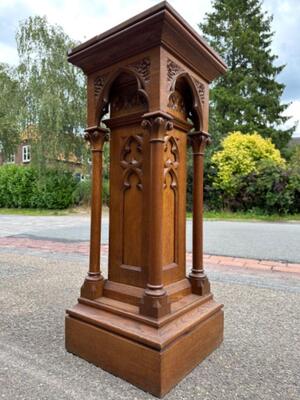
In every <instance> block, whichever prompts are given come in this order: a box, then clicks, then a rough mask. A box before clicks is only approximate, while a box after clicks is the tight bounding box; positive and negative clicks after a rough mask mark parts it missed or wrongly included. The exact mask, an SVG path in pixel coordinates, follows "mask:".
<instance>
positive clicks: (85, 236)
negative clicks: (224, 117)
mask: <svg viewBox="0 0 300 400" xmlns="http://www.w3.org/2000/svg"><path fill="white" fill-rule="evenodd" d="M89 235H90V217H89V216H88V215H71V216H48V217H36V216H34V217H31V216H21V215H0V237H8V236H14V237H24V238H32V239H44V240H47V239H49V240H55V241H73V242H82V241H83V242H85V241H88V240H89ZM299 242H300V224H299V223H291V224H289V223H278V224H277V223H263V222H258V223H255V222H232V221H205V222H204V251H205V253H206V254H211V255H223V256H228V257H243V258H250V259H258V260H275V261H282V262H284V263H300V247H299ZM102 243H103V244H107V243H108V218H107V216H104V218H103V225H102ZM186 248H187V250H188V251H191V249H192V224H191V220H188V221H187V242H186Z"/></svg>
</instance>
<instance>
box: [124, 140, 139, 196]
mask: <svg viewBox="0 0 300 400" xmlns="http://www.w3.org/2000/svg"><path fill="white" fill-rule="evenodd" d="M142 146H143V137H142V136H141V135H134V136H129V137H127V138H126V141H125V143H124V146H123V148H122V152H121V167H122V168H123V169H124V173H123V189H124V190H127V189H130V188H131V183H130V180H131V177H132V175H136V176H137V178H138V182H137V185H136V186H137V188H138V189H139V190H142V189H143V184H142V175H143V173H142V162H143V157H142Z"/></svg>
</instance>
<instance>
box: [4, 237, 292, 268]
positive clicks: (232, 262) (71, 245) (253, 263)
mask: <svg viewBox="0 0 300 400" xmlns="http://www.w3.org/2000/svg"><path fill="white" fill-rule="evenodd" d="M0 247H7V248H17V249H22V248H29V249H35V250H41V251H46V252H47V251H48V252H51V253H73V254H81V255H88V254H89V242H88V241H85V242H80V243H78V242H61V241H54V240H41V239H31V238H16V237H4V238H0ZM101 254H102V255H103V256H107V255H108V245H107V244H103V245H102V246H101ZM203 259H204V261H205V264H206V265H220V266H224V267H225V266H228V267H241V268H247V269H249V268H250V269H257V270H273V271H280V272H292V273H299V274H300V264H293V263H284V262H278V261H272V260H256V259H246V258H240V257H228V256H218V255H211V254H204V257H203ZM186 262H187V265H190V264H191V262H192V253H191V252H188V253H187V254H186Z"/></svg>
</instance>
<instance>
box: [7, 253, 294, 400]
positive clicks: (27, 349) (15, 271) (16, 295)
mask: <svg viewBox="0 0 300 400" xmlns="http://www.w3.org/2000/svg"><path fill="white" fill-rule="evenodd" d="M3 251H4V252H1V253H0V308H1V317H0V398H3V399H5V400H21V399H22V400H82V399H84V400H151V399H153V400H154V397H152V396H151V395H149V394H147V393H144V392H143V391H141V390H139V389H137V388H136V387H134V386H132V385H130V384H129V383H127V382H125V381H123V380H121V379H119V378H117V377H114V376H113V375H110V374H109V373H107V372H105V371H103V370H101V369H100V368H96V367H95V366H94V365H92V364H89V363H87V362H85V361H84V360H82V359H80V358H78V357H75V356H73V355H72V354H69V353H67V352H66V351H65V348H64V315H65V309H66V308H67V307H70V306H72V305H73V304H75V302H76V300H77V297H78V294H79V288H80V286H81V284H82V280H83V277H84V276H85V274H86V270H87V257H85V258H84V259H83V258H82V257H78V259H77V260H76V259H73V260H70V259H69V258H68V257H67V258H65V256H64V255H63V254H61V255H60V257H58V255H57V254H50V253H49V254H47V255H45V254H42V253H41V254H39V255H36V256H32V255H26V254H10V249H6V250H5V249H4V250H3ZM5 251H6V253H5ZM211 268H213V267H211ZM105 273H107V271H105ZM207 273H208V275H209V278H210V280H211V286H212V291H213V293H214V295H215V298H216V300H217V301H219V302H222V303H224V311H225V333H224V343H223V344H222V345H221V347H220V348H219V349H217V350H216V351H215V352H213V353H212V354H211V355H210V356H209V357H208V358H207V359H206V360H205V361H204V362H202V363H201V364H200V365H199V366H198V367H196V368H195V369H194V370H193V371H192V372H191V373H190V374H189V375H188V376H187V377H186V378H185V379H184V380H183V381H181V382H180V383H179V384H178V385H177V386H176V387H175V388H174V389H173V390H172V391H171V392H170V393H169V394H168V395H167V396H166V397H165V398H164V400H199V399H203V400H234V399H237V400H299V399H300V381H299V374H300V342H299V332H300V318H299V306H300V278H299V277H296V276H292V275H290V274H280V273H276V274H274V273H271V272H269V273H267V272H260V271H252V272H251V271H246V270H239V269H237V268H235V269H233V270H231V271H227V270H226V269H224V267H221V268H219V269H218V268H215V269H214V268H213V269H208V271H207ZM266 283H267V285H266Z"/></svg>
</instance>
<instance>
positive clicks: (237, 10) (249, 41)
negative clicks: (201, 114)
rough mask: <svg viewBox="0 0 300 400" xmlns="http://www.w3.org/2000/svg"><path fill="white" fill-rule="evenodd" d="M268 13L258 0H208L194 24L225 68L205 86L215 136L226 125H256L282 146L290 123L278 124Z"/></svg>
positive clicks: (278, 91) (279, 88)
mask: <svg viewBox="0 0 300 400" xmlns="http://www.w3.org/2000/svg"><path fill="white" fill-rule="evenodd" d="M271 21H272V17H271V16H269V15H268V14H267V13H266V12H263V11H262V7H261V1H260V0H214V2H213V11H212V12H211V13H208V14H206V17H205V20H204V23H202V24H200V25H199V26H200V29H201V30H202V32H203V34H204V37H205V38H206V39H207V41H208V42H209V43H210V45H211V46H212V47H213V48H214V49H215V50H216V51H217V52H219V53H220V54H221V56H222V57H223V58H224V60H225V62H226V63H227V65H228V72H227V73H226V75H225V76H223V77H221V78H219V80H218V81H217V82H216V84H215V85H214V86H213V88H212V91H211V130H212V131H213V133H214V135H215V134H216V136H217V142H218V139H220V138H221V137H222V136H224V135H226V134H227V133H228V132H230V131H241V132H243V133H249V132H253V131H257V132H258V133H260V134H261V135H262V136H264V137H270V138H271V139H272V141H273V142H274V143H275V144H276V146H277V147H279V148H283V147H284V146H285V145H286V144H287V142H288V141H289V139H290V137H291V135H292V133H293V132H294V130H295V127H293V128H291V129H284V128H282V125H283V124H284V123H285V122H286V121H287V120H288V119H289V117H285V116H283V115H282V113H283V111H284V110H286V108H287V107H288V104H284V103H281V96H282V93H283V90H284V88H285V85H283V84H281V83H278V82H277V81H276V78H277V75H278V74H279V73H280V72H281V71H282V70H283V68H284V65H280V66H278V65H276V63H275V61H276V59H277V56H276V55H274V54H272V52H271V43H272V38H273V32H272V31H271Z"/></svg>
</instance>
